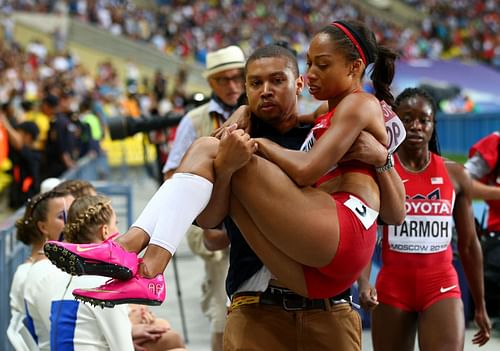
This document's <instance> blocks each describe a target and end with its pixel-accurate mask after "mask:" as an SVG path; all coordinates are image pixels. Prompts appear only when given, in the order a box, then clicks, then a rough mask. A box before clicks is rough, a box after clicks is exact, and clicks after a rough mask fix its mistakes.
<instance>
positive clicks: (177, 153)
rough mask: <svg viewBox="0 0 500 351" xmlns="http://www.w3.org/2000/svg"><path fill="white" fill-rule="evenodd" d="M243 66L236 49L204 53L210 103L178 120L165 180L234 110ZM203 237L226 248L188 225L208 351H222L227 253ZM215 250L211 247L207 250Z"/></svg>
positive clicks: (217, 232)
mask: <svg viewBox="0 0 500 351" xmlns="http://www.w3.org/2000/svg"><path fill="white" fill-rule="evenodd" d="M244 67H245V55H244V54H243V51H241V49H240V48H239V47H237V46H234V45H233V46H228V47H225V48H222V49H220V50H217V51H214V52H210V53H208V54H207V66H206V70H205V71H204V72H203V76H204V77H205V78H206V79H207V82H208V84H209V85H210V88H211V89H212V96H211V99H210V101H208V102H207V103H206V104H203V105H201V106H199V107H197V108H196V109H193V110H191V111H189V112H188V113H187V114H186V115H185V116H184V117H183V119H182V120H181V122H180V124H179V127H178V128H177V133H176V138H175V141H174V143H173V146H172V150H171V151H170V153H169V157H168V160H167V162H166V164H165V166H164V168H163V173H164V174H165V178H166V179H167V178H169V177H170V176H171V175H172V174H173V173H174V171H175V169H176V168H177V167H178V166H179V163H180V161H181V159H182V157H183V156H184V153H185V152H186V151H187V149H188V148H189V146H190V145H191V143H192V142H193V141H194V140H195V139H196V138H198V137H201V136H207V135H210V134H211V133H212V131H213V130H215V129H216V128H218V127H220V126H221V125H222V124H223V123H224V121H225V120H226V119H227V118H228V117H229V116H230V115H231V113H232V112H233V111H234V110H235V109H236V107H237V105H238V99H239V98H240V96H241V95H242V94H243V92H244V88H245V87H244V80H245V78H244V74H243V68H244ZM204 235H205V236H207V237H208V238H210V242H211V243H213V242H214V241H215V242H216V243H220V247H227V245H228V239H227V235H226V232H225V230H223V229H213V230H205V231H204V230H202V229H201V228H199V227H196V226H191V228H190V229H189V231H188V233H187V238H188V243H189V246H190V248H191V250H192V251H193V252H194V253H195V254H197V255H198V256H200V257H201V258H202V259H203V261H204V264H205V279H204V282H203V284H202V292H203V296H202V301H201V307H202V310H203V312H204V314H205V315H206V316H207V317H208V318H209V320H210V324H211V332H212V337H211V342H212V351H216V350H222V332H223V330H224V324H225V320H226V313H227V308H226V300H227V295H226V292H225V288H224V280H225V277H226V273H227V269H228V254H227V252H228V251H227V249H223V250H216V251H210V250H208V249H207V247H206V246H205V243H204V239H203V238H204ZM213 240H214V241H213ZM217 248H218V247H214V246H213V244H211V247H210V249H211V250H213V249H217Z"/></svg>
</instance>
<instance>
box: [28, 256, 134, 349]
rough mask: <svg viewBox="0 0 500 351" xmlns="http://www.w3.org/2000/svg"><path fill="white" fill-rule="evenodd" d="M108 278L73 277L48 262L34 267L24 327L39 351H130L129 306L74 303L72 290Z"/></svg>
mask: <svg viewBox="0 0 500 351" xmlns="http://www.w3.org/2000/svg"><path fill="white" fill-rule="evenodd" d="M107 279H108V278H105V277H97V276H81V277H72V276H70V275H69V274H67V273H64V272H62V271H61V270H59V269H58V268H57V267H56V266H54V265H53V264H52V263H51V262H50V261H49V260H41V261H38V262H36V263H34V264H33V265H32V267H31V269H30V271H29V272H28V276H27V278H26V285H25V288H24V298H25V306H26V320H25V324H26V325H27V326H28V329H29V330H30V332H31V334H32V336H33V338H34V339H35V340H36V341H37V343H38V346H39V347H40V350H41V351H49V350H52V351H56V350H58V351H73V350H85V351H104V350H120V351H122V350H123V351H133V350H134V345H133V342H132V327H131V324H130V320H129V318H128V305H121V306H116V307H115V308H112V309H101V308H94V307H92V306H90V305H85V304H83V303H81V302H79V301H76V300H75V299H74V297H73V295H72V291H73V290H74V289H75V288H90V287H95V286H99V285H102V284H103V283H104V282H105V281H106V280H107Z"/></svg>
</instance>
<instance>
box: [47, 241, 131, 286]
mask: <svg viewBox="0 0 500 351" xmlns="http://www.w3.org/2000/svg"><path fill="white" fill-rule="evenodd" d="M43 250H44V252H45V255H46V256H47V257H48V259H49V260H50V261H51V262H52V263H53V264H55V265H56V266H57V267H58V268H60V269H61V270H63V271H64V272H66V273H69V274H71V275H100V276H104V277H110V278H116V279H119V280H129V279H131V278H132V276H133V274H132V271H131V270H130V269H128V268H127V267H123V266H119V265H116V264H112V263H107V262H102V261H97V260H95V261H94V260H92V261H91V260H88V259H85V258H83V257H80V256H78V255H77V254H75V253H73V252H71V251H68V250H66V249H64V248H62V247H60V246H58V245H55V244H51V243H47V244H45V246H44V248H43Z"/></svg>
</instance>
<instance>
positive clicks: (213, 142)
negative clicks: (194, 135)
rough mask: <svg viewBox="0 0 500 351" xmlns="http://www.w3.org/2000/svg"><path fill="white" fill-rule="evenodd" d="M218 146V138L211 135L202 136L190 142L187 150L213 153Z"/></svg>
mask: <svg viewBox="0 0 500 351" xmlns="http://www.w3.org/2000/svg"><path fill="white" fill-rule="evenodd" d="M218 147H219V139H217V138H214V137H211V136H203V137H200V138H198V139H196V140H195V141H194V142H193V144H191V146H190V148H189V150H188V152H190V153H192V152H195V153H197V154H207V155H215V154H216V153H217V149H218Z"/></svg>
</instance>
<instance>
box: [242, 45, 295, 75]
mask: <svg viewBox="0 0 500 351" xmlns="http://www.w3.org/2000/svg"><path fill="white" fill-rule="evenodd" d="M273 57H282V58H284V59H286V60H287V61H288V63H289V64H290V68H291V69H292V71H293V73H294V75H295V77H298V76H299V75H300V73H299V65H298V63H297V58H296V57H295V55H294V54H293V52H292V51H290V49H288V48H285V47H283V46H282V45H276V44H270V45H266V46H263V47H260V48H258V49H257V50H255V51H254V52H253V53H252V55H250V57H249V58H248V60H247V63H246V65H245V72H246V70H247V68H248V65H249V64H250V63H252V62H253V61H256V60H259V59H262V58H273Z"/></svg>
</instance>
